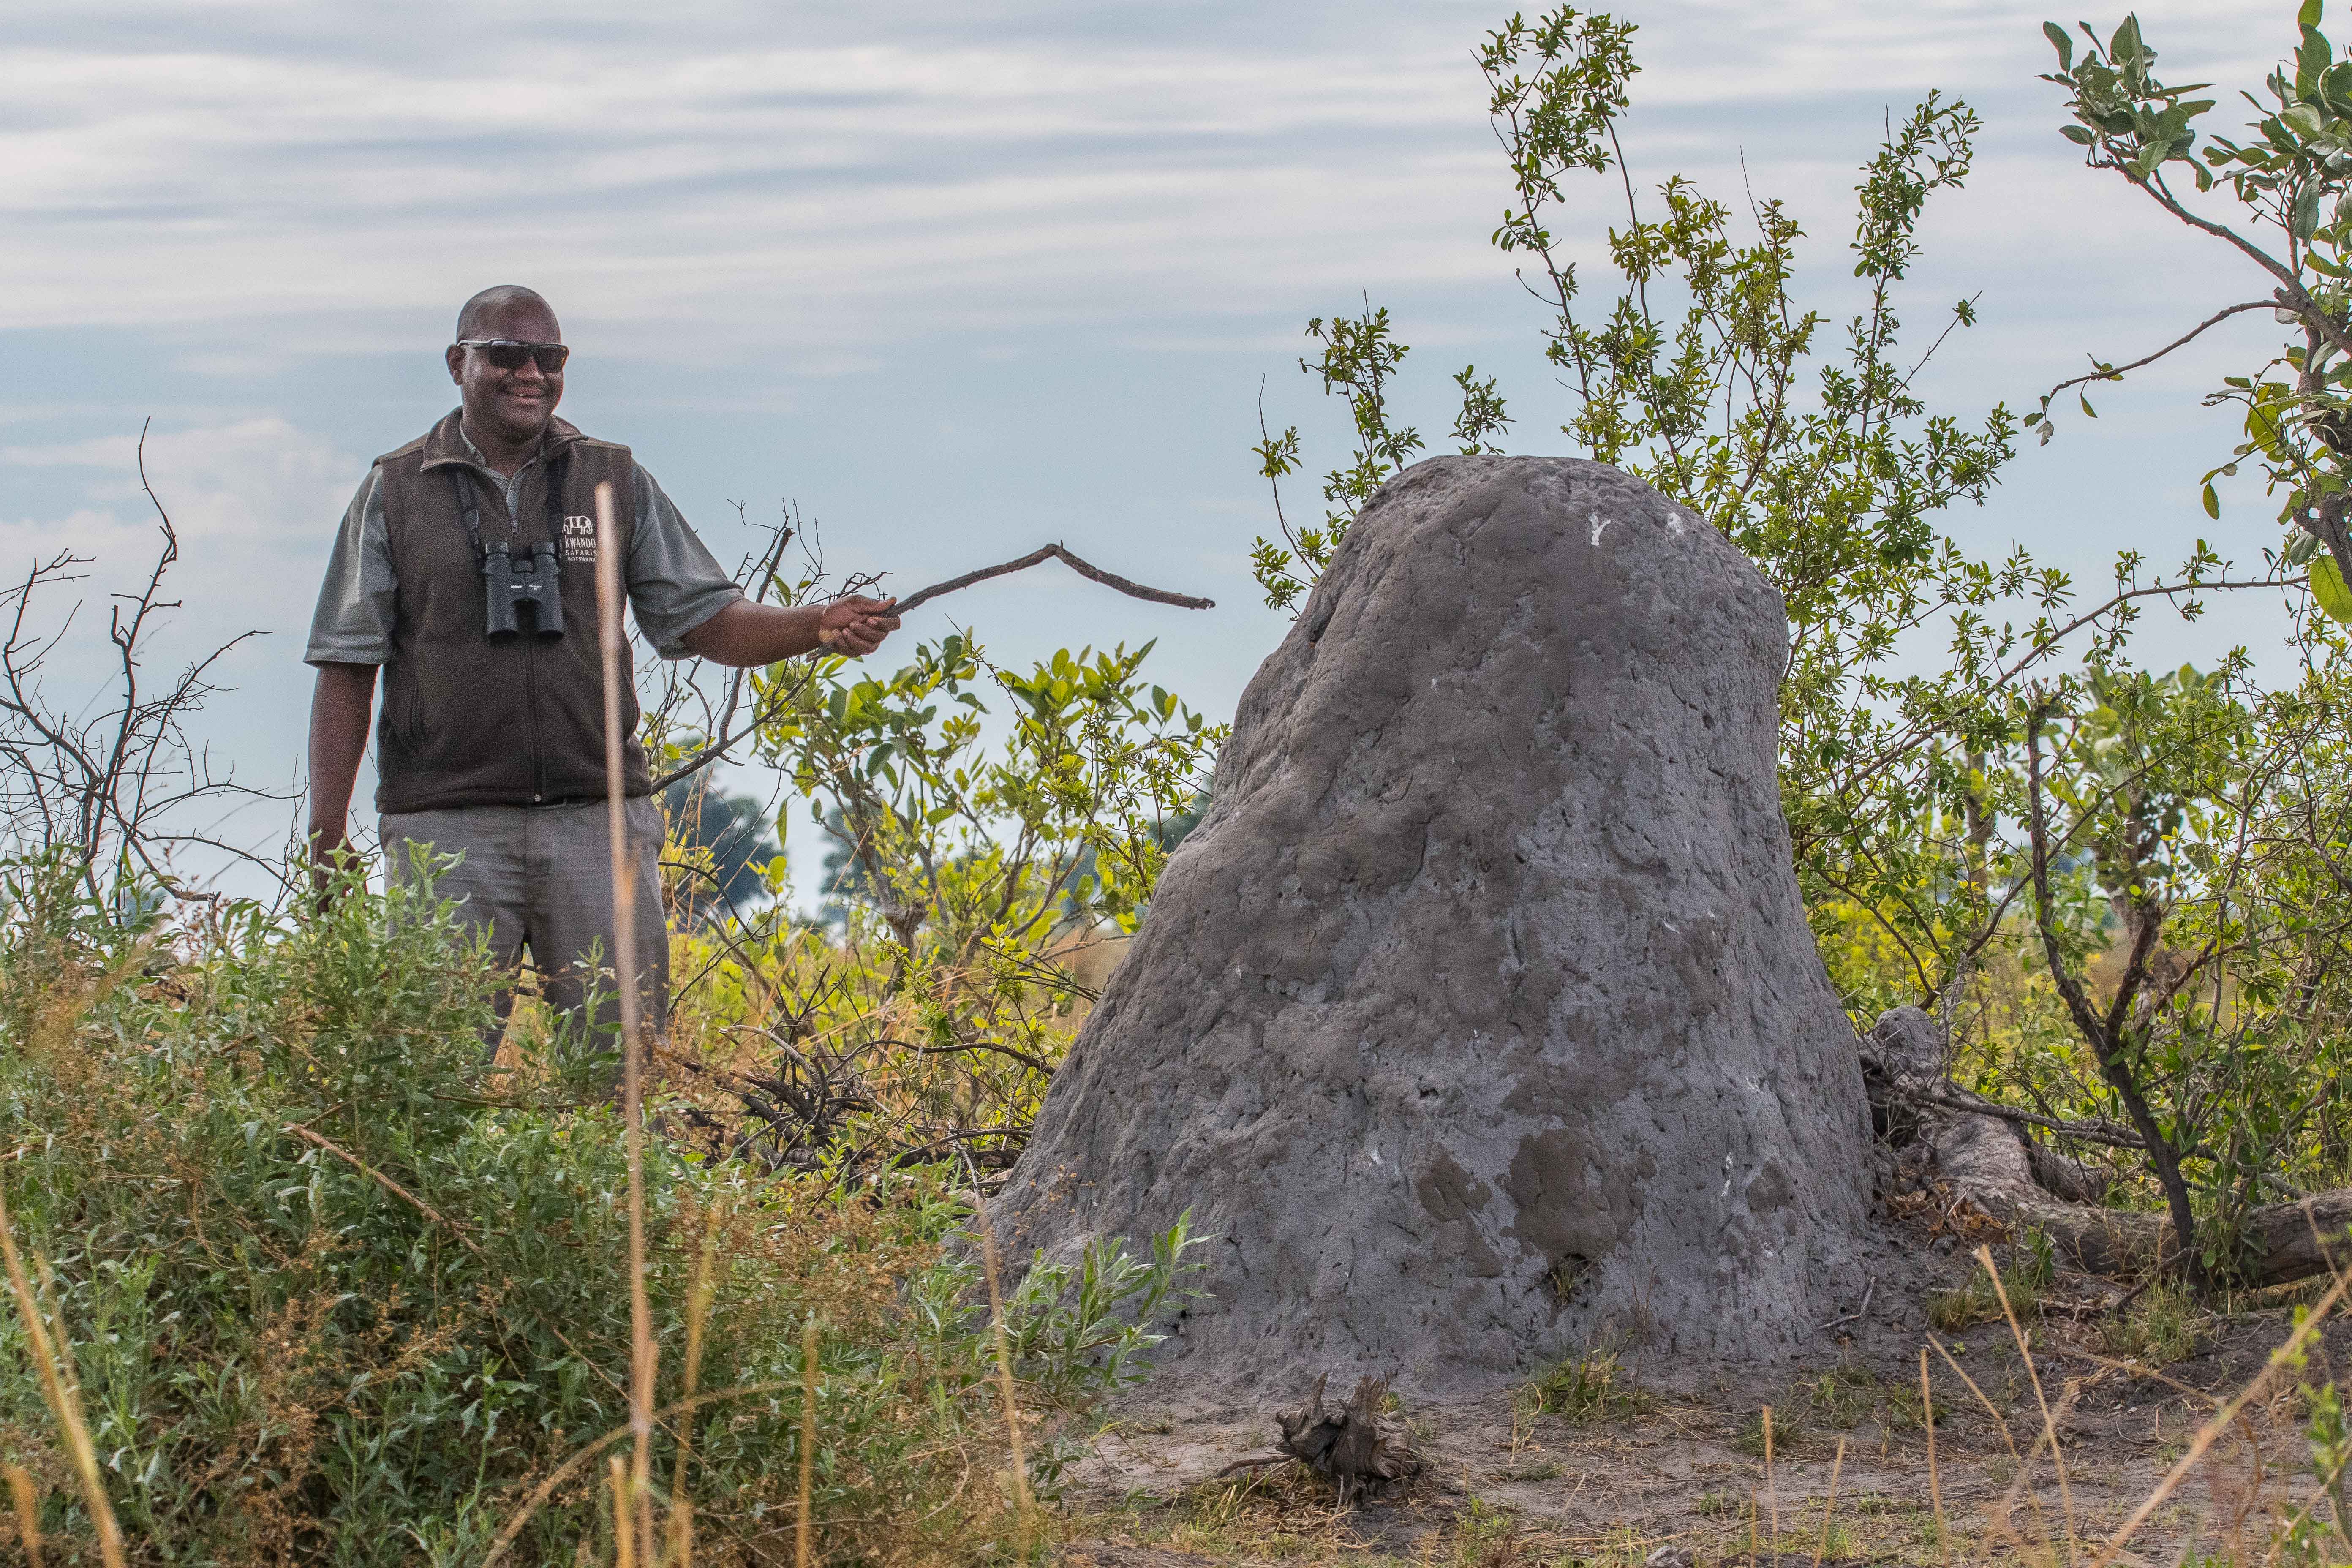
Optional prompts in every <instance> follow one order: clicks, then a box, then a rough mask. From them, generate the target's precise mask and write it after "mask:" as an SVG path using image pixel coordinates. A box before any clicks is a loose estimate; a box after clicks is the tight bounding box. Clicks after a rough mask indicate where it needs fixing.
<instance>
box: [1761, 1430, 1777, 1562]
mask: <svg viewBox="0 0 2352 1568" xmlns="http://www.w3.org/2000/svg"><path fill="white" fill-rule="evenodd" d="M1764 1500H1765V1503H1766V1506H1768V1507H1769V1509H1770V1510H1771V1511H1772V1561H1773V1562H1775V1563H1778V1562H1779V1561H1780V1486H1779V1484H1778V1483H1777V1482H1775V1481H1774V1480H1773V1479H1772V1407H1771V1406H1770V1405H1766V1406H1765V1407H1764Z"/></svg>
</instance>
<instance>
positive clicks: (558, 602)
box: [482, 542, 563, 643]
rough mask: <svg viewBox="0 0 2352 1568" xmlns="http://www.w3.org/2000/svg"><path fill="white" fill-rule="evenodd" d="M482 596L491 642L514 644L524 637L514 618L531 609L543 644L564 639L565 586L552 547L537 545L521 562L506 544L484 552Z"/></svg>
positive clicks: (533, 546)
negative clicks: (518, 612)
mask: <svg viewBox="0 0 2352 1568" xmlns="http://www.w3.org/2000/svg"><path fill="white" fill-rule="evenodd" d="M482 596H483V599H484V601H485V602H486V603H487V605H488V608H489V633H490V640H491V641H492V642H494V643H505V642H512V641H513V640H514V639H515V638H516V637H519V636H520V635H521V627H520V622H519V621H518V619H517V618H516V616H515V610H516V608H517V606H519V605H528V606H529V607H530V614H531V629H532V630H533V631H534V632H536V633H537V634H538V637H539V640H540V641H541V642H554V641H556V640H557V639H558V638H560V637H562V636H563V582H562V576H561V575H560V566H559V563H557V561H556V558H555V546H554V545H552V544H534V545H532V546H531V547H530V556H529V558H528V559H525V560H521V561H518V560H516V559H515V557H514V552H513V551H512V550H511V549H510V548H509V546H508V545H506V544H504V543H502V542H501V543H493V544H489V545H488V546H486V547H485V548H484V549H483V551H482Z"/></svg>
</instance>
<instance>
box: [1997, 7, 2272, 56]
mask: <svg viewBox="0 0 2352 1568" xmlns="http://www.w3.org/2000/svg"><path fill="white" fill-rule="evenodd" d="M2317 3H2318V0H2309V3H2308V4H2306V5H2305V6H2304V9H2305V10H2306V11H2308V10H2310V9H2311V8H2312V5H2316V4H2317ZM2312 20H2313V21H2317V20H2318V18H2317V17H2316V16H2315V17H2313V18H2312ZM2042 36H2043V37H2046V38H2048V39H2049V40H2050V47H2052V48H2054V49H2056V50H2057V51H2058V68H2059V69H2060V70H2062V71H2063V70H2072V69H2073V68H2074V39H2073V38H2071V37H2068V36H2067V34H2066V29H2065V28H2063V27H2062V26H2059V25H2058V24H2057V23H2055V22H2044V23H2042Z"/></svg>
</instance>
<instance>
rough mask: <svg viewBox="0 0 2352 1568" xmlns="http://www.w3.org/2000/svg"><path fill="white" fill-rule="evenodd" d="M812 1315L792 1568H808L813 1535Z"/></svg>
mask: <svg viewBox="0 0 2352 1568" xmlns="http://www.w3.org/2000/svg"><path fill="white" fill-rule="evenodd" d="M816 1352H817V1335H816V1314H815V1313H814V1312H812V1313H810V1314H809V1318H808V1322H807V1324H806V1325H805V1326H804V1327H803V1329H802V1330H801V1511H800V1517H799V1519H797V1520H796V1521H793V1568H809V1560H810V1557H811V1556H812V1554H813V1551H814V1546H815V1539H816V1531H815V1529H814V1522H813V1521H811V1519H810V1517H809V1514H810V1510H812V1509H813V1508H814V1506H815V1502H816Z"/></svg>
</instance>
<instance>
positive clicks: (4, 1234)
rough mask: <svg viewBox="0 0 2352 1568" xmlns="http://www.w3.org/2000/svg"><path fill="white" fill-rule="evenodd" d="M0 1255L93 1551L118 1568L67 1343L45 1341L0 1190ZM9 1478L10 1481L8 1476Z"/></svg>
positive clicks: (116, 1529) (113, 1531)
mask: <svg viewBox="0 0 2352 1568" xmlns="http://www.w3.org/2000/svg"><path fill="white" fill-rule="evenodd" d="M0 1258H5V1260H6V1263H7V1267H8V1288H9V1289H11V1290H12V1291H14V1292H15V1293H16V1310H17V1312H18V1313H19V1314H20V1315H21V1316H22V1317H23V1318H24V1320H25V1341H26V1347H27V1348H28V1349H29V1350H30V1351H31V1352H32V1354H33V1363H34V1365H35V1367H36V1369H37V1371H38V1372H39V1373H40V1375H41V1393H42V1394H43V1395H44V1396H45V1397H46V1398H47V1402H48V1406H49V1414H50V1415H51V1416H53V1417H54V1418H55V1419H56V1421H57V1424H58V1427H59V1428H60V1429H61V1430H62V1431H63V1432H64V1433H65V1438H66V1451H67V1452H68V1454H70V1455H71V1456H72V1458H73V1467H74V1474H75V1476H76V1478H77V1479H79V1480H80V1482H81V1493H82V1500H83V1502H84V1503H85V1504H86V1505H87V1506H88V1507H89V1517H90V1522H91V1523H92V1524H94V1525H95V1526H96V1527H97V1529H98V1550H99V1555H100V1558H101V1559H102V1560H103V1561H104V1563H105V1564H106V1568H123V1554H122V1528H121V1526H120V1525H119V1524H117V1523H116V1522H115V1520H114V1505H113V1504H112V1503H110V1502H109V1501H108V1500H107V1496H106V1486H105V1484H104V1483H103V1482H102V1481H101V1480H100V1479H99V1474H98V1449H97V1447H96V1446H95V1445H93V1444H92V1443H91V1442H90V1440H89V1423H88V1422H87V1421H85V1420H84V1419H83V1418H82V1413H81V1397H80V1391H79V1389H78V1388H76V1387H75V1386H74V1384H73V1382H72V1373H71V1372H70V1371H69V1370H68V1369H67V1368H66V1367H65V1366H63V1364H62V1363H61V1360H60V1358H61V1357H63V1356H65V1355H68V1354H70V1353H71V1347H70V1346H69V1345H68V1344H67V1343H66V1342H64V1341H63V1340H62V1339H60V1340H59V1341H58V1342H57V1343H55V1344H52V1343H51V1342H50V1339H49V1328H48V1325H47V1322H45V1321H43V1319H42V1315H41V1309H40V1303H39V1302H38V1301H37V1300H35V1299H34V1296H33V1286H32V1282H31V1281H30V1280H29V1279H26V1276H25V1262H24V1259H23V1258H19V1257H18V1256H17V1255H16V1221H15V1219H14V1218H12V1217H11V1216H10V1215H9V1213H8V1202H7V1197H6V1194H5V1193H0ZM10 1479H11V1481H12V1483H13V1481H14V1478H13V1477H12V1478H10ZM19 1495H20V1498H21V1495H22V1494H19ZM19 1506H20V1507H21V1506H22V1504H21V1502H20V1504H19Z"/></svg>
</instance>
